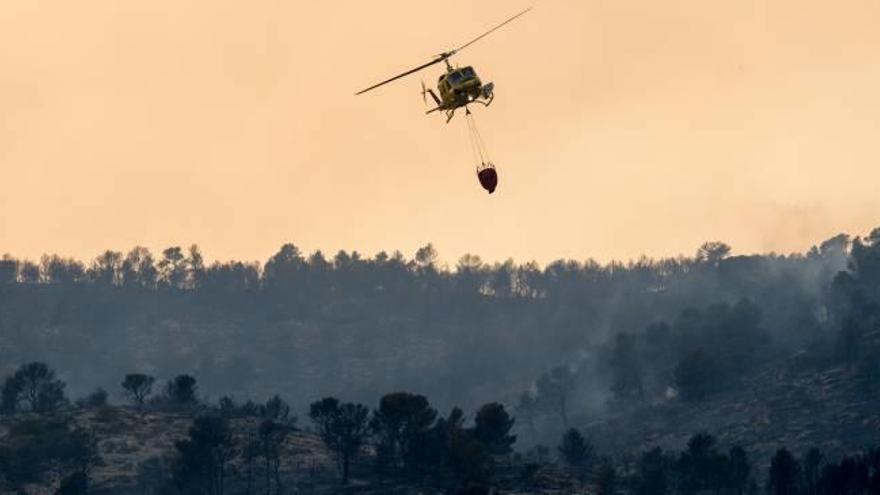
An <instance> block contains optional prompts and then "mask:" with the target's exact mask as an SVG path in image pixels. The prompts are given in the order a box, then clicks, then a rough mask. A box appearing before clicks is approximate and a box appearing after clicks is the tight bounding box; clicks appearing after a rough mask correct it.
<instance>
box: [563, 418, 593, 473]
mask: <svg viewBox="0 0 880 495" xmlns="http://www.w3.org/2000/svg"><path fill="white" fill-rule="evenodd" d="M558 450H559V455H561V456H562V459H563V460H564V461H565V463H566V464H568V465H569V466H571V467H577V468H581V467H585V466H589V464H590V462H591V461H592V458H593V446H592V445H590V442H588V441H587V439H586V438H584V436H583V435H582V434H581V432H579V431H578V430H577V429H575V428H569V429H568V430H566V432H565V434H564V435H562V443H561V444H560V445H559V448H558Z"/></svg>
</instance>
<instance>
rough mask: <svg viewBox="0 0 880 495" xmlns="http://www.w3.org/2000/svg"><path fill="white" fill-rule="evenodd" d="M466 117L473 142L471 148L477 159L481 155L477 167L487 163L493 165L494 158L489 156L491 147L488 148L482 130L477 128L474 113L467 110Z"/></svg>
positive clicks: (470, 138) (469, 135) (469, 134)
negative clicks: (481, 133)
mask: <svg viewBox="0 0 880 495" xmlns="http://www.w3.org/2000/svg"><path fill="white" fill-rule="evenodd" d="M465 118H466V120H467V123H468V138H469V140H470V142H471V150H472V152H473V155H474V160H477V158H478V157H479V163H478V165H477V168H478V169H479V168H480V167H484V166H485V165H487V164H489V165H491V163H492V159H491V158H490V157H489V149H488V148H486V143H485V142H484V141H483V136H481V135H480V131H479V129H477V123H476V122H475V121H474V116H473V114H471V113H470V112H467V113H466V114H465Z"/></svg>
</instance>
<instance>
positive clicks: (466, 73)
mask: <svg viewBox="0 0 880 495" xmlns="http://www.w3.org/2000/svg"><path fill="white" fill-rule="evenodd" d="M461 73H462V74H464V76H465V77H467V78H468V79H470V78H472V77H474V75H475V74H474V69H472V68H470V67H465V68H464V69H461Z"/></svg>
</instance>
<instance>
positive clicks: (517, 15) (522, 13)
mask: <svg viewBox="0 0 880 495" xmlns="http://www.w3.org/2000/svg"><path fill="white" fill-rule="evenodd" d="M532 8H533V7H529V8H527V9H526V10H523V11H522V12H520V13H519V14H516V15H515V16H513V17H511V18H510V19H508V20H506V21H504V22H502V23H501V24H499V25H497V26H495V27H493V28H492V29H490V30H488V31H486V32H485V33H483V34H481V35H479V36H477V37H476V38H474V39H472V40H470V41H468V42H467V43H465V44H464V45H461V46H460V47H458V48H456V49H455V50H453V51H452V53H455V52H459V51H461V50H464V49H465V48H467V47H469V46H471V45H473V44H474V43H476V42H478V41H480V40H481V39H483V38H485V37H486V36H489V35H490V34H492V33H494V32H495V31H498V30H499V29H501V28H502V27H504V26H505V25H507V24H509V23H511V22H513V21H514V20H516V19H517V18H519V17H521V16H522V15H524V14H525V13H526V12H528V11H530V10H532Z"/></svg>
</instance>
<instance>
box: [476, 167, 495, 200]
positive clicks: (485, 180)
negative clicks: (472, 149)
mask: <svg viewBox="0 0 880 495" xmlns="http://www.w3.org/2000/svg"><path fill="white" fill-rule="evenodd" d="M477 178H478V179H480V185H481V186H483V189H485V190H487V191H489V194H492V193H493V192H495V188H496V187H497V186H498V172H496V171H495V166H494V165H492V164H491V163H488V164H483V168H481V169H479V170H477Z"/></svg>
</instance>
